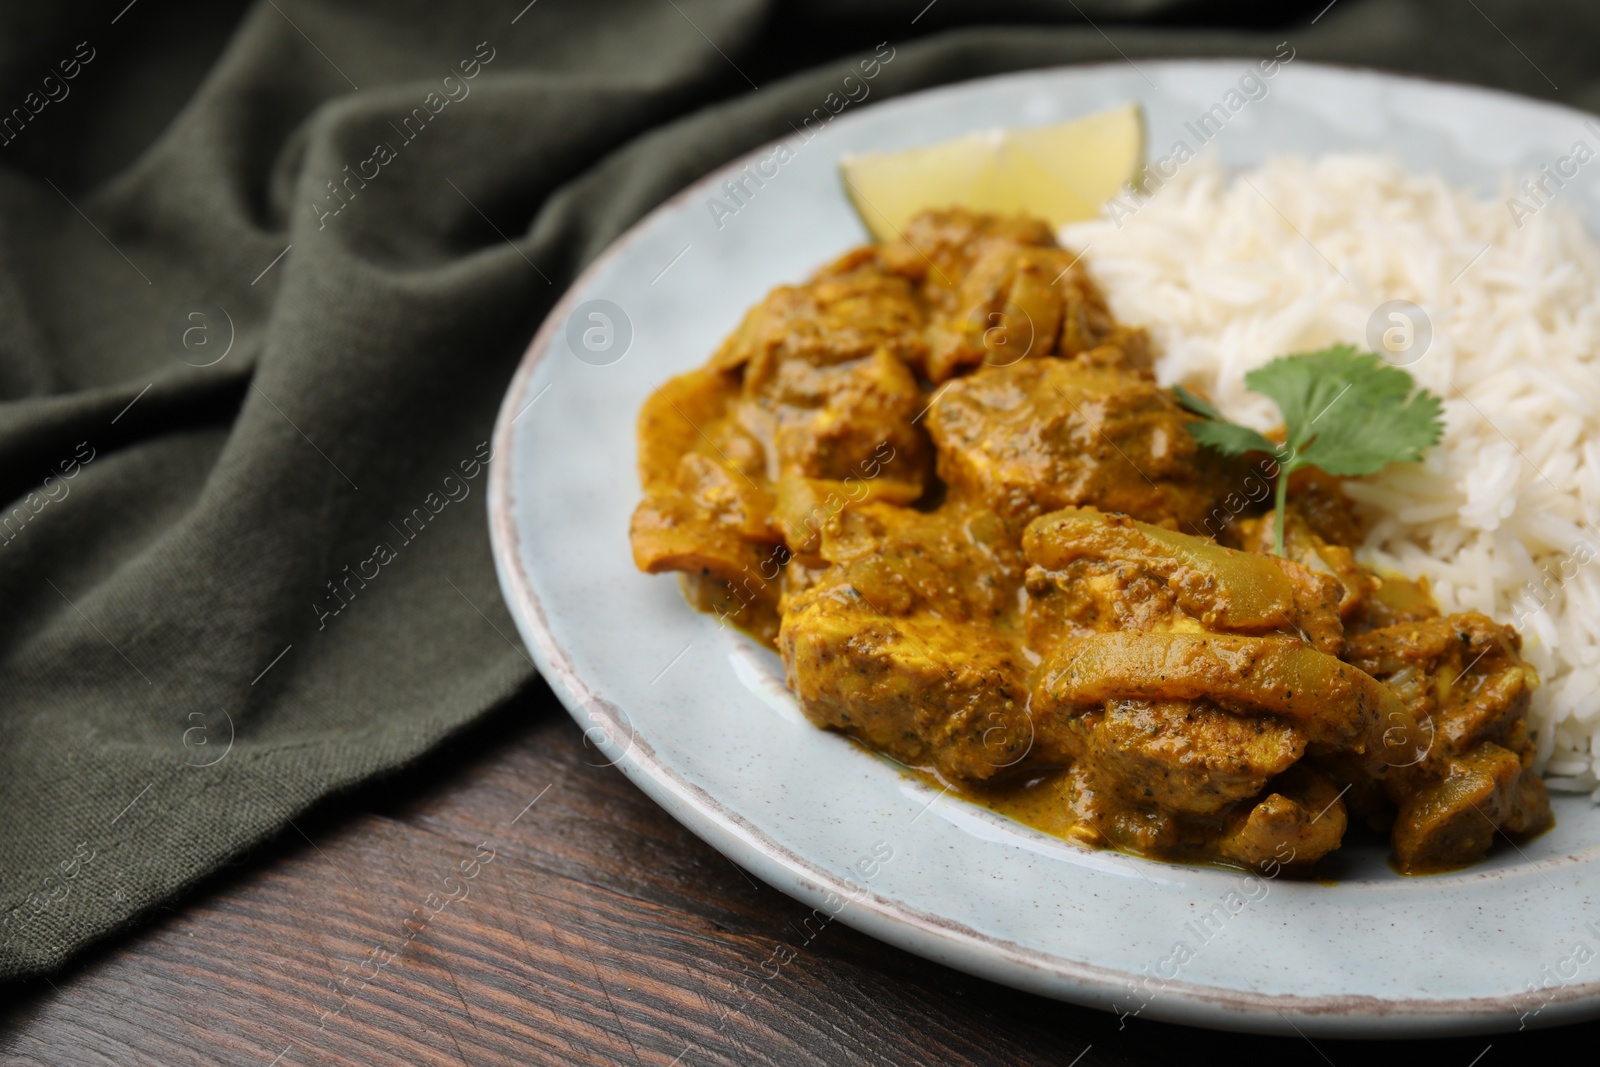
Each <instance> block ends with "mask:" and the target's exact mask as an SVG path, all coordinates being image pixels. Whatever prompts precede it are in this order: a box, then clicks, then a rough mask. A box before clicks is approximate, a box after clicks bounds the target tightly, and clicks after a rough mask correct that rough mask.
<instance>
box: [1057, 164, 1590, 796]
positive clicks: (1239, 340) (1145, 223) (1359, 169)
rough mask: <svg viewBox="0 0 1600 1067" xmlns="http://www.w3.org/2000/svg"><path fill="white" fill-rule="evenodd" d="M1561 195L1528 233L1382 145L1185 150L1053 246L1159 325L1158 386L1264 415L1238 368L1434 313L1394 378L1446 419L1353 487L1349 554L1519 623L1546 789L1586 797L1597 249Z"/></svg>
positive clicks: (1239, 414)
mask: <svg viewBox="0 0 1600 1067" xmlns="http://www.w3.org/2000/svg"><path fill="white" fill-rule="evenodd" d="M1245 179H1248V181H1246V180H1245ZM1505 191H1506V192H1507V193H1509V192H1510V191H1511V189H1510V186H1509V184H1508V185H1507V187H1506V190H1505ZM1562 195H1564V196H1572V195H1576V194H1575V191H1573V190H1568V191H1566V192H1565V193H1563V194H1561V195H1558V196H1557V198H1556V199H1555V201H1554V202H1552V203H1550V204H1549V206H1547V207H1545V208H1544V209H1543V210H1540V211H1539V212H1538V213H1537V214H1535V215H1534V216H1533V217H1532V218H1525V219H1523V222H1522V225H1521V227H1520V228H1519V226H1518V225H1517V224H1516V222H1515V221H1514V220H1513V218H1512V216H1511V212H1510V211H1509V210H1508V207H1507V203H1506V200H1505V197H1504V196H1502V197H1500V198H1498V199H1490V200H1478V199H1476V198H1474V197H1473V196H1471V195H1469V194H1467V193H1465V192H1463V191H1461V190H1459V189H1456V188H1454V187H1453V186H1451V185H1450V184H1448V183H1447V182H1445V181H1444V180H1443V179H1442V178H1439V177H1437V176H1433V175H1419V174H1414V173H1408V172H1407V171H1405V170H1403V169H1401V168H1400V166H1399V165H1398V164H1397V163H1395V162H1393V161H1390V160H1388V159H1384V158H1378V157H1372V156H1353V155H1343V156H1328V157H1324V158H1322V159H1320V160H1317V161H1316V162H1310V163H1308V162H1305V161H1303V160H1298V159H1279V160H1275V161H1272V162H1269V163H1268V164H1266V165H1265V166H1262V167H1260V168H1257V169H1254V170H1249V171H1246V172H1244V173H1243V174H1241V175H1239V176H1237V177H1235V178H1233V179H1232V180H1230V177H1229V175H1227V174H1225V173H1224V172H1223V171H1222V170H1221V168H1220V167H1218V166H1217V165H1216V164H1215V162H1213V161H1209V160H1197V161H1195V162H1194V163H1191V164H1189V165H1188V166H1187V167H1186V168H1185V169H1184V171H1183V172H1181V173H1180V174H1179V175H1178V177H1177V178H1176V179H1174V180H1173V181H1171V182H1169V183H1167V184H1166V185H1165V186H1164V187H1162V188H1161V189H1159V190H1157V191H1156V192H1155V193H1153V194H1152V195H1151V196H1150V197H1149V199H1148V200H1147V201H1145V202H1144V203H1143V204H1142V205H1141V206H1139V207H1138V209H1137V210H1136V211H1135V212H1134V213H1132V214H1131V215H1128V214H1126V213H1121V212H1119V213H1120V214H1123V217H1122V218H1121V219H1120V225H1119V224H1118V222H1117V221H1112V218H1111V217H1110V216H1108V217H1107V218H1104V219H1101V220H1097V221H1094V222H1087V223H1081V224H1076V225H1073V226H1069V227H1067V229H1066V230H1065V231H1064V232H1063V239H1064V242H1065V243H1066V244H1067V246H1068V247H1071V248H1075V249H1078V250H1080V251H1084V252H1085V262H1086V263H1087V264H1089V266H1090V269H1091V271H1092V273H1093V274H1094V276H1095V277H1096V279H1097V280H1098V281H1099V282H1100V284H1101V285H1102V286H1103V287H1104V289H1105V291H1106V294H1107V296H1108V298H1109V300H1110V302H1111V306H1112V309H1113V311H1114V312H1115V313H1116V314H1117V316H1118V317H1119V318H1121V319H1123V320H1124V321H1127V322H1131V323H1138V324H1143V325H1145V326H1148V327H1149V328H1150V331H1151V333H1152V334H1153V335H1154V337H1155V339H1156V341H1157V342H1158V344H1159V345H1160V348H1161V350H1162V353H1163V355H1162V359H1161V362H1160V364H1159V366H1158V373H1159V374H1160V376H1161V380H1162V381H1163V383H1166V384H1171V383H1174V382H1185V383H1189V384H1191V385H1197V386H1200V387H1202V388H1204V389H1205V391H1206V392H1207V393H1208V394H1209V395H1210V396H1211V397H1212V399H1213V400H1214V401H1215V402H1216V403H1217V405H1218V406H1219V407H1220V408H1222V410H1223V411H1224V412H1226V413H1227V414H1228V415H1229V416H1230V417H1232V418H1234V419H1237V420H1238V421H1240V422H1243V423H1247V424H1249V425H1252V426H1255V427H1257V428H1258V429H1262V430H1267V429H1270V428H1272V426H1273V425H1274V424H1276V423H1277V422H1278V414H1277V410H1276V408H1275V406H1274V405H1273V404H1272V402H1271V401H1270V400H1267V399H1266V398H1264V397H1261V396H1259V395H1257V394H1255V393H1252V392H1249V391H1248V390H1247V389H1246V388H1245V385H1244V374H1245V372H1246V371H1248V370H1250V369H1252V368H1254V367H1257V366H1259V365H1261V364H1262V363H1265V362H1267V361H1268V360H1270V359H1272V358H1274V357H1275V356H1279V355H1283V354H1285V353H1289V352H1303V351H1308V350H1311V349H1315V348H1320V347H1323V346H1325V345H1328V344H1332V343H1336V342H1349V343H1353V344H1356V345H1358V346H1360V347H1361V348H1366V347H1367V341H1366V337H1367V323H1368V319H1369V317H1370V316H1371V315H1372V314H1373V312H1374V309H1376V308H1377V307H1378V306H1379V305H1381V304H1383V303H1385V302H1386V301H1389V300H1396V299H1403V300H1410V301H1414V302H1415V303H1416V304H1418V305H1420V306H1421V307H1422V308H1423V309H1424V310H1425V311H1426V312H1427V314H1428V316H1429V317H1430V319H1431V321H1432V324H1433V339H1432V343H1431V346H1430V347H1429V349H1428V351H1427V352H1426V353H1425V354H1424V355H1423V356H1422V357H1421V358H1420V359H1419V360H1417V361H1416V362H1415V363H1412V364H1411V365H1409V366H1408V367H1407V369H1408V370H1409V371H1410V372H1411V373H1412V375H1413V376H1414V377H1415V378H1416V379H1417V382H1418V383H1419V384H1420V385H1422V386H1425V387H1426V388H1428V389H1430V390H1432V391H1433V392H1434V393H1435V394H1437V395H1438V396H1439V397H1441V398H1442V399H1443V401H1444V408H1445V419H1446V427H1447V428H1446V431H1445V435H1444V439H1443V441H1442V442H1441V444H1440V445H1439V447H1437V448H1435V449H1433V450H1432V451H1431V452H1430V453H1429V455H1428V456H1427V458H1426V459H1425V461H1424V462H1422V463H1420V464H1403V465H1402V464H1393V465H1391V466H1390V467H1389V468H1388V469H1387V470H1386V471H1385V472H1383V473H1382V474H1379V475H1377V476H1375V477H1372V478H1369V479H1364V480H1362V481H1361V482H1359V483H1352V484H1351V485H1350V486H1349V493H1350V495H1351V496H1352V497H1354V498H1355V499H1356V501H1357V502H1358V504H1359V505H1360V506H1361V507H1362V508H1363V509H1364V510H1365V511H1366V512H1367V514H1368V515H1369V516H1370V517H1371V518H1372V519H1373V521H1374V525H1373V527H1372V532H1371V535H1370V536H1369V537H1368V539H1367V542H1366V544H1365V546H1364V547H1363V549H1362V558H1363V559H1365V560H1366V561H1367V562H1368V563H1370V564H1373V565H1377V566H1381V567H1387V568H1393V569H1395V570H1398V571H1401V572H1403V573H1406V574H1409V575H1414V576H1415V575H1426V576H1427V577H1428V578H1429V579H1430V580H1431V581H1432V583H1433V590H1434V593H1435V595H1436V596H1437V597H1438V599H1439V602H1440V605H1441V606H1442V607H1443V608H1444V610H1445V611H1447V612H1454V611H1469V610H1472V611H1482V612H1485V613H1487V614H1489V615H1492V616H1494V617H1495V618H1497V619H1499V620H1502V621H1513V620H1516V621H1517V625H1518V626H1519V629H1520V630H1521V631H1522V635H1523V639H1524V653H1525V655H1526V656H1527V658H1528V659H1529V660H1530V661H1531V662H1532V663H1533V664H1534V666H1535V667H1537V668H1538V671H1539V674H1540V676H1541V677H1542V678H1543V680H1544V685H1543V687H1542V688H1541V689H1540V690H1539V691H1538V692H1537V693H1536V694H1535V695H1534V698H1533V711H1532V714H1531V717H1530V725H1531V726H1532V727H1533V728H1534V730H1535V735H1536V737H1537V739H1538V755H1539V766H1540V768H1541V770H1543V771H1544V772H1545V774H1546V776H1547V777H1546V780H1547V782H1548V784H1549V785H1550V786H1551V787H1552V788H1553V789H1559V790H1565V791H1582V792H1592V793H1593V795H1594V797H1595V799H1596V800H1600V789H1597V788H1596V786H1597V785H1600V778H1597V775H1596V766H1595V756H1596V755H1597V754H1600V526H1597V523H1600V358H1597V355H1596V353H1597V351H1600V241H1597V240H1596V239H1595V238H1594V237H1593V236H1591V235H1590V234H1589V232H1588V230H1587V229H1586V228H1585V227H1584V225H1583V224H1582V222H1581V221H1580V220H1579V219H1578V217H1577V216H1576V215H1575V214H1573V213H1572V212H1571V211H1570V210H1569V208H1568V207H1567V205H1565V204H1564V203H1563V202H1562V200H1561V196H1562ZM1126 203H1133V201H1131V200H1130V201H1126ZM1324 257H1326V258H1324ZM1580 543H1582V544H1583V545H1586V546H1588V547H1587V548H1584V547H1579V546H1580ZM1575 549H1576V551H1577V553H1578V554H1577V556H1576V557H1575V556H1574V551H1575ZM1563 561H1565V571H1564V572H1563V570H1562V565H1563ZM1580 561H1584V562H1583V563H1582V564H1580ZM1542 568H1550V570H1549V571H1547V572H1546V571H1543V570H1542ZM1552 575H1553V576H1554V579H1553V580H1550V576H1552ZM1534 591H1537V592H1534ZM1519 605H1520V610H1519Z"/></svg>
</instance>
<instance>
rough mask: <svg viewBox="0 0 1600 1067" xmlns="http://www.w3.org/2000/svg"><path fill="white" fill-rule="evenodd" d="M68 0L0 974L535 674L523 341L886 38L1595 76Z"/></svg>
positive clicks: (15, 705)
mask: <svg viewBox="0 0 1600 1067" xmlns="http://www.w3.org/2000/svg"><path fill="white" fill-rule="evenodd" d="M67 6H68V5H41V4H29V5H21V4H18V5H12V6H11V7H10V8H8V9H7V10H5V11H4V12H3V13H0V398H3V400H0V482H3V484H0V499H4V500H5V501H9V503H8V504H7V505H5V510H4V512H3V513H0V597H3V603H4V604H5V607H6V610H5V611H4V612H3V613H0V679H3V682H4V700H3V704H0V978H4V977H18V976H25V975H30V974H38V973H41V972H46V971H49V970H51V969H53V968H57V967H59V966H61V965H62V964H63V963H64V962H65V961H67V960H68V959H69V958H70V957H72V956H73V954H75V953H77V952H79V951H80V950H82V949H83V948H84V947H85V946H87V945H89V944H90V943H92V942H93V941H95V940H96V939H98V938H101V937H104V936H105V935H107V934H108V933H110V932H112V931H114V930H116V929H118V928H119V927H122V926H125V925H127V924H129V923H130V922H131V921H136V920H137V919H138V918H139V917H140V916H141V915H143V914H145V913H147V912H148V911H149V910H150V909H151V908H152V907H153V906H155V905H156V904H157V903H159V902H161V901H164V900H167V899H169V898H172V897H173V896H175V895H177V894H179V893H181V892H182V891H183V890H184V889H185V888H186V887H189V886H192V885H193V884H195V883H196V882H197V881H198V880H199V879H201V878H202V877H204V876H205V875H207V874H208V873H210V872H213V871H215V870H217V869H218V868H219V867H221V866H223V865H225V864H227V863H228V862H230V861H231V860H233V859H235V858H236V857H238V856H240V855H241V853H243V852H245V851H246V850H248V849H249V848H250V847H251V846H253V845H256V844H258V843H260V842H262V841H264V840H266V839H268V838H271V837H273V836H275V835H279V834H289V835H291V836H293V835H296V834H297V831H298V828H297V827H295V826H294V823H293V820H294V819H295V818H296V817H297V816H298V815H299V814H300V813H302V812H303V811H305V809H306V808H307V807H309V806H310V805H312V804H314V803H315V802H317V801H318V800H319V799H321V798H324V797H327V796H328V795H329V794H331V793H335V792H337V791H339V790H342V789H347V788H349V787H351V786H353V785H355V784H356V783H359V782H361V781H363V780H365V779H369V778H371V777H373V776H375V775H380V774H383V773H385V772H389V771H393V770H395V769H396V768H399V767H401V766H403V765H405V764H406V763H407V762H408V761H411V760H413V759H415V758H416V757H417V756H418V755H419V754H421V753H423V752H424V751H426V750H427V749H428V748H429V747H430V746H432V745H434V744H436V743H437V742H438V741H439V740H440V739H441V738H443V737H445V736H446V735H448V734H449V733H451V732H452V731H454V730H457V729H459V728H460V727H462V726H463V725H464V724H466V723H468V722H470V721H471V720H472V719H474V718H475V717H477V716H479V715H482V714H483V713H484V712H485V711H486V710H488V709H489V708H491V707H492V706H494V705H495V704H496V703H498V702H502V701H504V700H506V699H507V698H508V697H510V696H511V695H512V694H513V693H515V692H516V691H517V689H518V687H519V686H522V685H524V683H527V682H528V681H529V679H530V677H531V674H532V669H531V666H530V663H529V661H528V659H527V658H526V656H525V654H524V653H523V652H522V650H521V649H520V646H519V645H518V644H517V643H516V642H517V638H516V634H515V630H514V628H513V625H512V623H511V620H510V618H509V616H508V615H507V613H506V610H505V608H504V607H503V605H502V604H501V601H500V596H499V593H498V589H497V585H496V582H495V578H494V571H493V566H492V564H491V561H490V555H489V545H488V537H487V532H486V523H485V517H484V502H485V486H486V483H487V477H486V474H485V468H486V464H487V463H488V462H489V461H490V460H489V446H488V443H487V442H488V441H489V440H490V436H491V427H492V423H493V419H494V415H495V411H496V406H497V404H498V402H499V400H500V397H501V394H502V391H503V390H504V388H505V386H506V383H507V381H508V379H509V377H510V375H511V372H512V370H513V368H514V366H515V364H516V361H517V359H518V357H519V356H520V355H521V353H522V350H523V348H524V346H525V345H526V343H527V340H528V338H529V337H530V336H531V334H532V333H533V331H534V329H535V328H536V326H537V325H538V322H539V321H540V319H541V317H542V316H543V315H544V313H545V312H546V311H547V310H548V309H549V308H550V306H551V305H552V304H553V303H554V301H555V300H556V298H557V297H558V296H559V295H560V293H561V291H562V289H563V288H564V287H565V286H566V285H567V284H568V283H569V282H570V280H571V279H572V278H573V277H574V275H575V273H576V272H577V271H579V270H580V269H581V268H582V267H583V265H584V264H585V263H586V262H588V261H589V260H590V259H591V258H593V257H594V256H595V255H596V254H597V253H599V252H600V250H601V249H603V248H604V247H605V246H606V245H607V244H608V243H609V242H610V241H612V240H613V239H615V238H616V237H617V236H618V235H619V234H620V233H622V232H623V230H624V229H625V228H626V227H627V226H629V225H630V224H631V223H632V222H634V221H635V220H636V219H638V218H639V217H640V215H642V214H643V213H644V212H645V211H647V210H648V209H650V208H651V207H652V206H653V205H655V204H657V203H659V202H660V201H661V200H663V199H664V198H666V197H667V196H669V195H670V194H672V193H673V192H675V191H676V190H678V189H679V188H681V187H682V186H684V185H685V184H686V183H688V182H690V181H691V180H692V179H694V178H695V177H697V176H698V175H700V174H702V173H704V172H705V171H707V170H709V169H711V168H713V167H715V166H717V165H718V164H720V163H722V162H724V161H726V160H728V159H730V158H732V157H734V156H736V155H738V154H740V153H743V152H745V151H747V150H749V149H751V148H753V147H755V146H757V145H759V144H761V143H763V142H765V141H767V140H770V139H772V138H776V137H779V136H784V135H787V134H789V132H790V123H791V122H797V121H799V120H800V119H803V118H804V117H805V116H806V115H807V114H809V113H810V111H811V110H812V108H813V107H815V106H816V105H817V103H818V102H819V101H821V100H822V99H823V98H824V97H825V96H826V95H827V93H828V92H830V91H831V90H832V89H833V88H834V87H835V86H836V85H837V84H838V82H839V79H840V77H841V76H842V75H843V74H844V73H846V72H847V70H848V69H849V68H850V67H851V66H853V64H854V63H856V62H857V61H859V60H860V59H861V58H862V57H863V56H865V55H868V54H871V53H872V52H873V51H874V50H875V49H876V48H877V46H878V44H879V42H887V45H888V47H889V48H892V49H894V59H893V61H892V63H889V64H887V65H885V66H884V67H883V69H882V71H881V74H880V75H879V77H878V78H876V79H875V80H874V82H873V85H872V93H873V101H869V102H868V104H867V106H870V103H872V102H876V100H878V99H883V98H886V97H889V96H892V95H895V94H898V93H904V92H909V91H913V90H916V89H920V88H923V87H925V86H930V85H935V84H938V83H941V82H947V81H953V80H960V79H965V78H973V77H979V76H982V75H985V74H990V73H996V72H1001V71H1008V70H1015V69H1019V68H1025V67H1034V66H1047V65H1053V64H1061V63H1074V62H1105V61H1112V62H1124V61H1127V62H1133V63H1137V62H1138V61H1139V60H1140V59H1141V58H1143V57H1151V56H1177V55H1240V56H1247V57H1261V56H1266V55H1269V54H1272V53H1273V52H1274V50H1275V48H1276V47H1277V45H1278V43H1279V42H1283V41H1287V42H1289V45H1290V47H1293V48H1294V49H1295V52H1296V56H1297V58H1299V59H1323V60H1332V61H1338V62H1344V63H1353V64H1365V65H1375V66H1383V67H1390V68H1398V69H1409V70H1415V71H1421V72H1425V73H1429V74H1434V75H1442V76H1449V77H1454V78H1460V79H1468V80H1474V81H1480V82H1485V83H1490V84H1495V85H1500V86H1504V87H1506V88H1509V89H1513V90H1516V91H1520V92H1526V93H1533V94H1537V95H1542V96H1548V97H1551V98H1553V99H1558V100H1562V101H1565V102H1568V103H1573V104H1577V105H1579V106H1582V105H1584V104H1585V103H1587V104H1589V105H1591V106H1592V105H1593V104H1594V103H1595V102H1596V101H1597V100H1600V85H1597V82H1596V81H1595V75H1596V74H1597V73H1600V72H1597V71H1595V70H1594V68H1593V67H1592V65H1591V63H1590V60H1589V49H1590V47H1591V46H1592V44H1593V43H1594V42H1595V41H1596V40H1600V8H1597V7H1596V6H1595V5H1591V4H1583V3H1577V2H1568V3H1554V2H1551V3H1546V4H1542V5H1527V4H1522V3H1519V2H1518V0H1475V2H1474V3H1472V4H1462V3H1457V2H1455V0H1450V2H1446V0H1434V2H1430V0H1398V2H1397V0H1383V2H1381V3H1380V2H1378V0H1338V2H1336V3H1334V4H1333V5H1331V7H1329V8H1326V9H1324V7H1323V3H1322V0H1318V2H1316V3H1310V4H1289V5H1285V6H1283V7H1281V8H1276V9H1273V10H1272V11H1270V12H1268V11H1267V9H1266V7H1265V6H1264V5H1259V6H1258V5H1236V4H1223V3H1201V2H1184V3H1179V2H1152V0H1146V2H1116V0H1098V2H1091V0H1080V2H1079V3H1077V4H1073V3H1067V4H1060V3H1055V2H1049V3H1046V2H1043V0H1037V2H1009V3H998V4H997V3H992V2H991V3H986V4H985V3H979V2H977V0H972V2H964V0H935V2H934V3H932V4H928V3H926V0H908V2H904V3H902V2H894V3H890V2H886V0H878V2H863V0H851V2H845V0H833V2H825V3H816V4H812V5H810V6H804V5H797V4H778V3H773V2H761V0H733V2H727V3H713V2H709V0H630V2H626V3H623V2H612V3H594V2H589V3H580V2H577V0H571V2H564V0H536V2H534V3H528V4H526V6H524V0H510V2H507V3H499V2H496V3H472V4H453V5H442V4H422V3H418V2H414V0H411V2H403V0H383V2H379V0H361V2H352V0H341V2H338V3H335V2H333V0H267V2H264V3H257V4H253V5H250V6H248V7H243V6H240V5H238V4H231V5H230V4H226V3H223V4H212V5H208V6H202V5H190V6H189V8H188V9H187V10H185V5H171V4H153V3H152V4H143V3H138V2H137V0H135V2H134V3H131V4H130V3H127V0H114V2H111V3H107V4H99V5H92V7H93V9H92V10H89V11H87V12H85V11H84V10H74V11H71V12H68V11H65V10H57V8H65V7H67ZM1319 13H1320V14H1319ZM975 19H984V20H987V21H988V22H989V23H990V25H988V26H985V27H973V26H968V25H966V24H967V23H969V22H971V21H972V20H975ZM1229 19H1236V20H1238V21H1239V22H1240V23H1241V24H1242V25H1241V27H1240V28H1238V29H1235V30H1227V29H1220V28H1218V27H1223V26H1226V24H1227V22H1228V20H1229ZM1313 19H1315V23H1314V24H1313ZM1091 20H1092V21H1091ZM797 71H798V73H796V72H797ZM1558 86H1559V88H1558ZM1353 120H1354V121H1359V116H1358V115H1357V116H1353ZM730 325H731V324H730ZM551 461H552V462H559V457H557V456H552V457H551ZM554 710H555V709H554V708H553V707H551V708H550V709H549V711H551V712H553V711H554Z"/></svg>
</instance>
